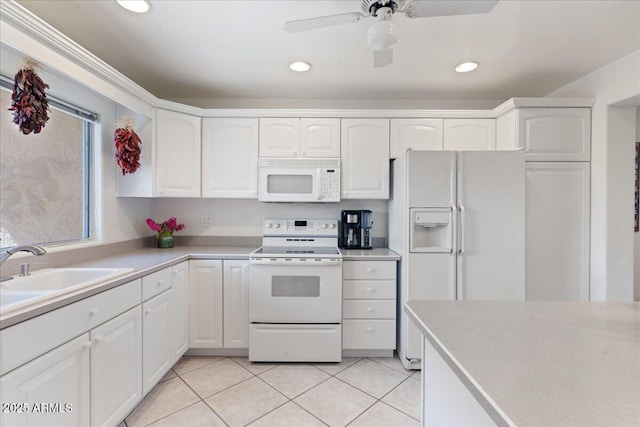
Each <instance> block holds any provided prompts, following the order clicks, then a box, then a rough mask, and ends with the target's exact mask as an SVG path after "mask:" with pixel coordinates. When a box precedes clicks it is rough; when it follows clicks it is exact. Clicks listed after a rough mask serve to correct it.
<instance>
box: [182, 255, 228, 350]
mask: <svg viewBox="0 0 640 427" xmlns="http://www.w3.org/2000/svg"><path fill="white" fill-rule="evenodd" d="M222 345H223V342H222V261H220V260H192V261H189V347H190V348H222Z"/></svg>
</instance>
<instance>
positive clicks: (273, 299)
mask: <svg viewBox="0 0 640 427" xmlns="http://www.w3.org/2000/svg"><path fill="white" fill-rule="evenodd" d="M283 264H289V263H287V262H274V263H270V262H269V260H268V259H264V260H252V262H251V265H250V268H249V320H250V321H251V322H253V323H340V322H341V320H342V261H341V260H319V261H317V260H313V259H309V260H306V261H300V260H293V261H290V264H291V265H283Z"/></svg>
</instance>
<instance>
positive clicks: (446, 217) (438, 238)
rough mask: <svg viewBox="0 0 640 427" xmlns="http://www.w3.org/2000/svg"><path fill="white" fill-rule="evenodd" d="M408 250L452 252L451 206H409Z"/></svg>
mask: <svg viewBox="0 0 640 427" xmlns="http://www.w3.org/2000/svg"><path fill="white" fill-rule="evenodd" d="M409 215H410V220H411V224H410V231H409V250H410V252H452V251H453V211H452V209H451V208H411V209H410V210H409Z"/></svg>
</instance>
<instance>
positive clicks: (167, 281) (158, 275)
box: [142, 268, 171, 301]
mask: <svg viewBox="0 0 640 427" xmlns="http://www.w3.org/2000/svg"><path fill="white" fill-rule="evenodd" d="M170 287H171V268H165V269H164V270H160V271H156V272H155V273H151V274H149V275H148V276H144V277H143V278H142V301H146V300H148V299H149V298H153V297H154V296H156V295H159V294H161V293H162V292H164V291H166V290H167V289H169V288H170Z"/></svg>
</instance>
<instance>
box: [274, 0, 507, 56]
mask: <svg viewBox="0 0 640 427" xmlns="http://www.w3.org/2000/svg"><path fill="white" fill-rule="evenodd" d="M497 3H498V0H362V1H361V7H362V12H351V13H340V14H337V15H329V16H320V17H317V18H309V19H300V20H296V21H287V22H285V23H284V29H285V30H286V31H288V32H290V33H296V32H299V31H307V30H313V29H316V28H324V27H331V26H334V25H341V24H353V23H356V22H358V21H360V20H361V19H363V18H367V17H369V16H371V17H373V18H375V20H376V22H375V23H374V24H373V25H372V26H371V27H370V28H369V30H368V31H367V40H368V42H369V47H370V48H371V49H372V50H373V66H374V67H375V68H379V67H384V66H386V65H389V64H391V62H392V61H393V46H394V45H395V44H396V43H397V42H398V36H397V35H396V34H395V29H394V24H393V22H392V21H391V16H392V15H393V14H394V13H403V14H404V15H405V16H406V17H408V18H426V17H433V16H448V15H472V14H479V13H488V12H491V10H492V9H493V8H494V6H495V5H496V4H497Z"/></svg>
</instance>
